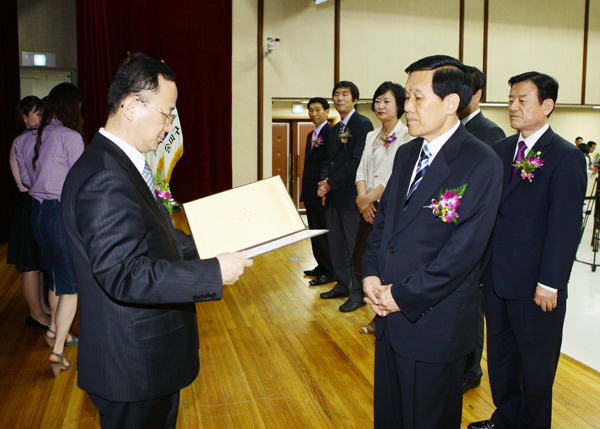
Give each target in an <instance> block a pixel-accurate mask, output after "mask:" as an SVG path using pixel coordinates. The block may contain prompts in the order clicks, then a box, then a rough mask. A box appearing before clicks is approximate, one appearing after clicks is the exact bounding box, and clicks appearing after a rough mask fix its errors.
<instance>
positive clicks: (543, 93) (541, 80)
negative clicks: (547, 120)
mask: <svg viewBox="0 0 600 429" xmlns="http://www.w3.org/2000/svg"><path fill="white" fill-rule="evenodd" d="M526 80H530V81H531V82H532V83H533V84H534V85H535V86H537V89H538V94H537V96H538V101H539V102H540V105H541V104H542V103H543V102H544V100H547V99H550V100H552V101H553V102H554V104H556V99H557V98H558V81H557V80H556V79H554V78H553V77H552V76H548V75H547V74H544V73H540V72H536V71H531V72H527V73H521V74H518V75H516V76H513V77H511V78H510V79H509V80H508V84H509V85H510V87H511V88H512V86H513V85H514V84H515V83H519V82H525V81H526ZM553 111H554V107H552V110H551V111H550V113H548V117H550V115H551V114H552V112H553Z"/></svg>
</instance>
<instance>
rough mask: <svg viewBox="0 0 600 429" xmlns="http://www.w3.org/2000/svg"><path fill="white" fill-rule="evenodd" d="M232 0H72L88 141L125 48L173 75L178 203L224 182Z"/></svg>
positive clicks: (227, 180) (227, 179)
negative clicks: (179, 142)
mask: <svg viewBox="0 0 600 429" xmlns="http://www.w3.org/2000/svg"><path fill="white" fill-rule="evenodd" d="M231 13H232V12H231V2H229V1H219V2H204V1H196V0H194V1H192V0H188V1H179V2H174V3H169V2H164V1H158V0H128V1H127V2H123V1H122V0H78V1H77V55H78V60H77V61H78V75H79V88H80V90H81V91H82V92H83V93H84V94H85V96H86V98H85V101H84V107H83V110H84V117H85V121H86V128H85V129H86V133H87V136H88V139H90V140H91V138H92V137H93V136H94V134H95V133H96V131H97V130H98V128H99V127H101V126H103V125H104V123H105V121H106V114H107V113H106V95H107V91H108V86H109V85H110V82H111V79H112V77H113V75H114V74H115V72H116V70H117V68H118V67H119V65H120V64H121V63H122V62H123V61H124V60H125V58H126V55H127V52H135V51H141V52H143V53H144V54H146V55H149V56H151V57H154V58H158V59H161V60H164V62H165V63H166V64H168V65H169V66H170V67H171V68H172V69H173V71H174V72H175V74H176V75H177V88H178V91H179V98H178V100H177V110H178V111H179V117H180V119H181V127H182V131H183V140H184V143H183V148H184V153H183V157H182V158H181V159H180V160H179V162H178V163H177V165H176V167H175V169H174V170H173V175H172V177H171V190H172V191H173V195H174V197H175V198H176V199H177V200H178V201H180V202H187V201H191V200H194V199H197V198H200V197H203V196H206V195H210V194H213V193H216V192H220V191H223V190H226V189H229V188H231V174H232V172H231V109H230V106H231V25H232V23H231V19H232V15H231Z"/></svg>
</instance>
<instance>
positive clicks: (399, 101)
mask: <svg viewBox="0 0 600 429" xmlns="http://www.w3.org/2000/svg"><path fill="white" fill-rule="evenodd" d="M390 90H391V91H392V94H394V98H395V99H396V105H397V106H398V112H397V117H398V119H400V118H401V117H402V115H404V100H405V99H406V94H405V93H404V88H403V87H402V85H400V84H397V83H394V82H390V81H389V80H388V81H385V82H383V83H382V84H381V85H379V88H377V90H376V91H375V94H373V102H372V103H371V110H372V111H373V112H374V111H375V100H376V99H377V97H380V96H382V95H383V94H385V93H386V92H388V91H390Z"/></svg>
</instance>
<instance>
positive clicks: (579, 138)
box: [575, 137, 583, 140]
mask: <svg viewBox="0 0 600 429" xmlns="http://www.w3.org/2000/svg"><path fill="white" fill-rule="evenodd" d="M575 140H583V137H577V138H576V139H575Z"/></svg>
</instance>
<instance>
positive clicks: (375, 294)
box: [363, 276, 400, 317]
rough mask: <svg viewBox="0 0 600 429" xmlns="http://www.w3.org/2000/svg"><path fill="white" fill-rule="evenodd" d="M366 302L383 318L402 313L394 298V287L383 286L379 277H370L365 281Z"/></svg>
mask: <svg viewBox="0 0 600 429" xmlns="http://www.w3.org/2000/svg"><path fill="white" fill-rule="evenodd" d="M363 291H364V292H365V295H366V296H365V298H364V300H365V302H366V303H367V304H369V305H370V306H371V308H372V309H373V311H374V312H375V313H376V314H377V315H378V316H381V317H385V316H387V315H388V314H390V313H396V312H398V311H400V307H398V304H396V301H394V297H393V296H392V285H391V284H389V285H382V284H381V280H380V279H379V277H376V276H369V277H365V278H364V279H363Z"/></svg>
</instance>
